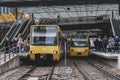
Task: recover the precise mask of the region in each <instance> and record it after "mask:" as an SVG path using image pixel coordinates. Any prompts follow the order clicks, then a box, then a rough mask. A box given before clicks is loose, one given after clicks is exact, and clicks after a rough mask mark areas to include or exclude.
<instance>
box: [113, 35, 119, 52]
mask: <svg viewBox="0 0 120 80" xmlns="http://www.w3.org/2000/svg"><path fill="white" fill-rule="evenodd" d="M114 41H115V45H114V50H115V52H119V46H120V44H119V42H120V39H119V38H118V36H115V38H114Z"/></svg>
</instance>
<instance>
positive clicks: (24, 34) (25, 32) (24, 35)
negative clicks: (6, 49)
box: [22, 20, 32, 40]
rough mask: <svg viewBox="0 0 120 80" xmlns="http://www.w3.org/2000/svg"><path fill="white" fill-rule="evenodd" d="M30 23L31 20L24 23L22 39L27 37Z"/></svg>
mask: <svg viewBox="0 0 120 80" xmlns="http://www.w3.org/2000/svg"><path fill="white" fill-rule="evenodd" d="M31 24H32V20H29V22H28V24H27V25H26V27H25V29H24V31H23V32H22V36H23V40H24V39H25V38H26V37H27V35H28V33H30V25H31Z"/></svg>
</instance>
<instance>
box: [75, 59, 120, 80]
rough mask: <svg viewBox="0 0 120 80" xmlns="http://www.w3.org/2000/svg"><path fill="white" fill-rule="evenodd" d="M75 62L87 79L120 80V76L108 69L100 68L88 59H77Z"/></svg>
mask: <svg viewBox="0 0 120 80" xmlns="http://www.w3.org/2000/svg"><path fill="white" fill-rule="evenodd" d="M74 64H75V65H76V67H77V68H78V70H79V71H80V72H81V73H82V74H83V76H84V78H85V79H86V80H120V78H119V77H117V76H115V75H114V74H111V73H109V72H108V71H106V70H103V69H102V68H99V67H97V66H96V65H94V64H92V63H90V62H88V61H85V60H80V61H77V60H76V61H74Z"/></svg>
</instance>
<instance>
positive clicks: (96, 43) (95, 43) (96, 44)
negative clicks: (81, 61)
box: [94, 38, 99, 51]
mask: <svg viewBox="0 0 120 80" xmlns="http://www.w3.org/2000/svg"><path fill="white" fill-rule="evenodd" d="M98 44H99V40H98V38H96V39H95V41H94V45H95V50H96V51H98V46H99V45H98Z"/></svg>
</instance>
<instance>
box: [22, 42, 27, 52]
mask: <svg viewBox="0 0 120 80" xmlns="http://www.w3.org/2000/svg"><path fill="white" fill-rule="evenodd" d="M23 51H28V42H27V40H24V42H23Z"/></svg>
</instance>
